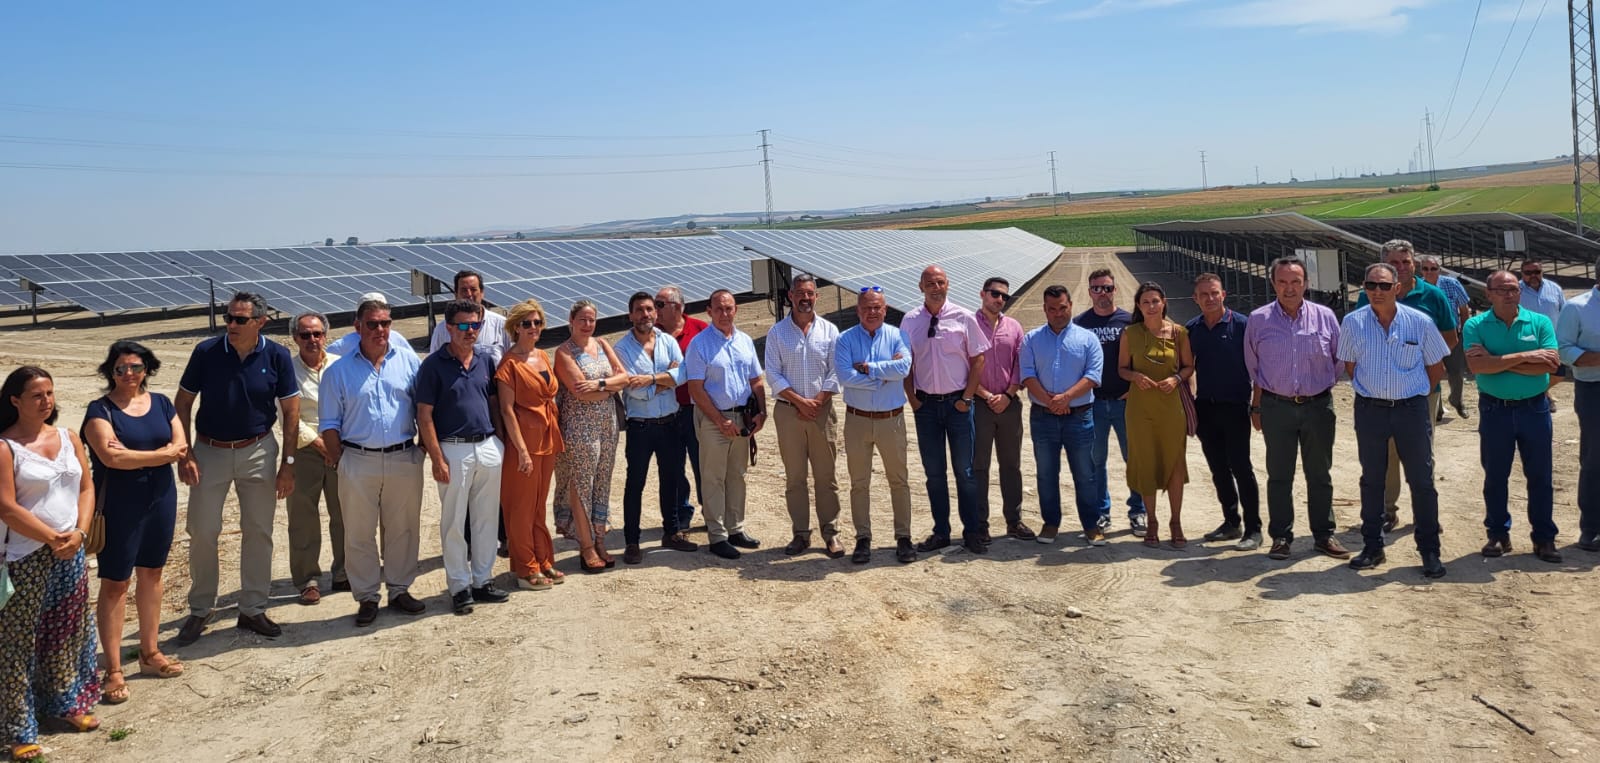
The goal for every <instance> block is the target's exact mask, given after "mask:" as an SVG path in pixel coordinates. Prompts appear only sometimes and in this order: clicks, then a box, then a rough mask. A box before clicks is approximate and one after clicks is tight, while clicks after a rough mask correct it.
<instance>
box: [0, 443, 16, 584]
mask: <svg viewBox="0 0 1600 763" xmlns="http://www.w3.org/2000/svg"><path fill="white" fill-rule="evenodd" d="M10 448H11V444H10V443H6V449H7V450H10ZM16 472H17V454H16V453H12V454H11V474H12V478H13V479H15V478H16ZM10 546H11V526H10V525H7V526H6V542H5V543H4V544H3V545H0V609H5V608H6V604H7V603H8V602H10V601H11V594H13V593H16V590H17V589H16V587H14V586H12V585H11V563H10V562H8V561H6V549H7V548H9V547H10Z"/></svg>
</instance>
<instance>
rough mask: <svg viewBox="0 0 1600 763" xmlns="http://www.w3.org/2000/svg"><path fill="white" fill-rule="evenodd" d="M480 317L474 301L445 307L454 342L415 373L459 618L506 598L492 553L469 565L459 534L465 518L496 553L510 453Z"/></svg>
mask: <svg viewBox="0 0 1600 763" xmlns="http://www.w3.org/2000/svg"><path fill="white" fill-rule="evenodd" d="M483 316H484V312H483V307H482V306H481V305H479V304H478V303H476V302H469V301H467V300H455V301H453V302H451V303H449V304H447V305H445V307H444V321H445V322H444V325H445V328H446V331H448V332H449V334H450V341H449V342H447V343H445V345H444V346H442V347H440V348H439V349H437V350H435V351H434V352H432V353H430V354H429V355H428V357H426V358H424V359H423V361H422V369H421V370H420V371H419V372H418V373H417V431H418V433H420V434H421V435H422V447H423V449H425V450H427V451H428V457H429V460H431V461H432V462H433V481H434V482H435V483H437V484H438V486H439V532H440V535H441V541H440V542H441V545H442V546H443V551H444V577H445V583H446V584H447V585H448V586H449V588H450V605H451V607H452V608H454V609H455V612H456V614H459V615H464V614H467V613H470V612H471V611H472V605H473V604H475V603H499V602H503V601H505V600H506V599H507V598H508V595H507V594H506V592H505V591H502V590H500V589H499V588H497V587H496V586H495V585H494V583H493V582H491V580H490V576H491V575H493V574H494V559H495V557H494V555H493V554H477V555H474V556H473V557H472V558H471V560H470V561H469V560H468V558H467V540H466V538H465V537H464V535H463V533H462V522H463V520H465V522H466V523H467V525H469V526H470V527H471V529H472V545H474V546H476V547H478V548H480V549H486V548H492V547H493V546H494V542H495V529H496V528H497V527H498V524H499V511H500V465H501V464H502V463H504V461H505V451H504V449H503V448H501V447H500V439H499V438H498V437H496V436H495V432H496V431H498V430H499V426H498V423H499V422H498V419H499V418H500V406H498V405H496V404H495V399H496V397H497V395H496V389H495V383H494V371H495V365H494V357H493V356H492V355H491V353H490V351H489V350H488V349H487V348H485V347H482V346H480V345H478V335H479V334H480V333H481V332H483V331H484V330H485V327H486V324H485V321H484V320H483ZM502 333H504V332H502Z"/></svg>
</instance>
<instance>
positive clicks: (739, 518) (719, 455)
mask: <svg viewBox="0 0 1600 763" xmlns="http://www.w3.org/2000/svg"><path fill="white" fill-rule="evenodd" d="M723 415H724V416H728V417H730V418H733V420H734V422H735V423H737V422H738V418H737V416H738V415H739V414H738V412H737V411H733V412H729V411H724V412H723ZM694 430H695V436H696V437H697V438H699V440H700V480H701V482H700V490H701V493H702V495H701V498H700V503H701V507H700V511H701V513H702V514H704V515H705V518H706V536H707V537H708V538H710V541H711V542H712V543H720V542H722V541H725V540H727V539H728V536H729V535H733V534H735V533H742V532H744V474H745V472H747V471H749V470H750V438H748V437H726V436H724V435H723V434H722V432H721V430H718V429H717V425H716V424H715V423H713V422H712V420H711V419H710V418H708V417H707V416H706V415H705V414H704V413H702V412H701V411H700V409H699V408H698V407H696V408H695V411H694Z"/></svg>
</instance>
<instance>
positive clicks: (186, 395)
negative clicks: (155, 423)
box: [173, 291, 300, 646]
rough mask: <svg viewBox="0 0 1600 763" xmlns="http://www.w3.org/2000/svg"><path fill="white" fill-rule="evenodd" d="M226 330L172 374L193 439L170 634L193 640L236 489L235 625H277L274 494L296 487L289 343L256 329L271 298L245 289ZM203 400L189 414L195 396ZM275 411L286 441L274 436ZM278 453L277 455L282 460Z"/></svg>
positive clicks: (266, 630)
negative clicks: (184, 593) (185, 578)
mask: <svg viewBox="0 0 1600 763" xmlns="http://www.w3.org/2000/svg"><path fill="white" fill-rule="evenodd" d="M226 318H227V333H226V334H225V335H223V336H218V337H213V338H211V339H207V340H205V341H203V342H201V343H200V344H199V345H198V346H197V347H195V348H194V353H193V354H192V355H190V356H189V364H188V365H187V366H186V367H184V369H183V377H182V378H180V379H179V380H178V394H177V398H176V399H175V400H174V401H173V405H174V406H175V407H176V408H177V409H178V422H179V424H180V425H182V426H183V429H184V433H185V434H188V435H190V437H189V441H190V442H192V443H194V447H192V448H190V449H189V454H188V456H186V457H184V458H183V460H181V461H179V462H178V477H179V479H181V480H183V483H184V484H185V485H188V486H189V511H188V515H189V527H188V530H189V618H188V619H187V620H184V622H183V627H182V628H181V629H179V631H178V637H177V639H176V643H177V644H178V645H179V646H187V645H189V644H192V643H194V642H195V641H197V640H199V638H200V636H201V634H203V633H204V632H205V627H206V623H207V622H208V621H209V620H210V619H211V614H212V612H213V611H214V610H215V608H216V606H217V585H218V580H217V577H218V572H217V567H218V555H217V539H218V537H220V536H221V535H222V504H223V501H224V500H226V499H227V497H228V488H229V487H232V488H233V490H234V492H235V493H236V494H237V495H238V497H239V533H240V536H239V537H240V541H239V546H240V548H239V620H238V628H239V629H240V630H248V631H251V632H253V633H256V634H258V635H261V636H265V637H267V638H277V637H278V636H279V635H281V634H282V633H283V629H282V628H280V627H278V624H277V623H275V622H273V621H272V620H270V619H268V617H267V611H266V607H267V594H268V592H269V591H270V589H271V587H272V518H273V515H274V514H275V513H277V508H278V499H280V498H285V497H287V496H288V495H289V494H290V493H291V492H293V491H294V460H295V458H294V457H295V444H296V438H295V437H294V435H293V432H294V431H295V430H296V428H297V427H298V426H299V421H300V388H299V386H297V385H296V384H295V376H294V361H293V359H291V358H290V356H289V351H288V350H286V349H284V347H283V345H281V344H278V343H277V342H272V341H268V340H267V338H266V337H264V336H262V335H261V328H262V327H263V326H265V325H266V323H267V303H266V300H264V299H262V297H261V295H259V294H254V293H251V292H247V291H241V292H238V293H236V294H234V295H233V299H231V300H229V301H228V313H227V315H226ZM196 398H198V399H199V400H200V410H199V413H198V415H195V416H194V417H193V419H192V420H193V426H192V427H191V424H190V422H191V412H193V411H194V403H195V399H196ZM280 415H281V417H282V418H281V421H282V422H283V432H284V438H283V446H282V449H281V451H280V449H279V445H278V441H277V440H275V439H273V437H272V424H273V420H274V418H277V417H278V416H280ZM280 454H281V460H280Z"/></svg>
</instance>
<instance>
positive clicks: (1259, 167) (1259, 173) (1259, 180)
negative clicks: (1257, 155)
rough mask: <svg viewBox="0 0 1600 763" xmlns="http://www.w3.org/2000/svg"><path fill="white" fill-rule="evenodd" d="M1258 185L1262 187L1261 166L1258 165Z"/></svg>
mask: <svg viewBox="0 0 1600 763" xmlns="http://www.w3.org/2000/svg"><path fill="white" fill-rule="evenodd" d="M1256 185H1261V165H1259V164H1257V165H1256Z"/></svg>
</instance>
